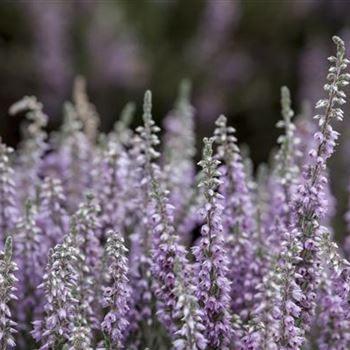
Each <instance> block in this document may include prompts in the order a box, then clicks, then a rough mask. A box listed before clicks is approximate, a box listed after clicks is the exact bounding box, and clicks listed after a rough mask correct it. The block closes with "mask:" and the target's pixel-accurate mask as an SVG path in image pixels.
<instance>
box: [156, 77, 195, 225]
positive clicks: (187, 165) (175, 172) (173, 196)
mask: <svg viewBox="0 0 350 350" xmlns="http://www.w3.org/2000/svg"><path fill="white" fill-rule="evenodd" d="M190 90H191V86H190V83H189V81H187V80H183V81H182V82H181V85H180V89H179V97H178V99H177V101H176V105H175V109H174V110H173V111H171V112H170V113H169V115H168V116H167V117H166V118H165V121H164V129H165V145H164V151H163V154H164V157H163V158H164V159H163V163H164V173H165V177H166V179H167V188H168V190H169V192H170V195H169V200H170V203H171V204H173V205H174V206H175V218H176V219H177V218H178V216H179V214H180V213H181V210H182V208H183V206H184V204H186V202H187V201H188V199H189V197H190V196H191V189H192V185H193V179H194V174H195V169H194V163H193V159H192V158H193V156H194V155H195V137H194V123H193V115H194V109H193V107H192V106H191V104H190V101H189V99H190Z"/></svg>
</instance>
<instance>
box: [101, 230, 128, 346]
mask: <svg viewBox="0 0 350 350" xmlns="http://www.w3.org/2000/svg"><path fill="white" fill-rule="evenodd" d="M107 237H108V238H107V245H106V253H107V256H108V260H109V265H108V266H109V267H108V272H109V275H110V279H111V281H110V282H111V283H110V286H108V287H104V289H103V306H104V307H106V308H107V314H106V315H105V317H104V320H103V322H102V324H101V327H102V330H103V331H104V332H105V333H106V334H107V335H108V338H107V339H106V340H105V345H106V348H107V349H124V348H125V339H126V337H127V334H126V331H127V327H128V325H129V323H128V313H129V309H130V306H129V300H130V295H131V290H130V286H129V280H128V269H129V268H128V259H127V256H126V254H127V248H126V247H125V244H124V239H123V237H122V236H121V235H120V233H119V232H117V231H109V232H108V233H107Z"/></svg>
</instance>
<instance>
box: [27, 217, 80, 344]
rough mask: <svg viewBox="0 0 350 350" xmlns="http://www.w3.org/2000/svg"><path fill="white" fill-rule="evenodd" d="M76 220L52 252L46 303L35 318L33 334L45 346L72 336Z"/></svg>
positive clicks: (74, 306)
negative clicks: (41, 312) (37, 318)
mask: <svg viewBox="0 0 350 350" xmlns="http://www.w3.org/2000/svg"><path fill="white" fill-rule="evenodd" d="M76 230H77V227H76V221H75V220H74V219H73V220H72V222H71V228H70V232H69V233H68V234H67V235H66V236H65V238H64V240H63V242H62V243H61V244H57V245H56V246H55V248H53V249H51V250H50V252H49V261H48V265H47V268H46V272H45V274H44V277H43V279H44V281H43V283H42V284H41V285H40V286H39V287H40V288H44V291H45V296H46V304H45V306H44V309H45V316H44V319H43V320H37V321H35V322H34V330H33V336H34V338H35V339H36V340H37V341H38V342H40V343H41V344H42V346H41V348H40V349H42V350H44V349H59V348H60V346H63V345H64V344H66V343H67V342H68V341H69V339H70V338H71V336H72V331H73V328H74V323H75V320H76V316H77V306H78V303H79V300H77V299H76V291H77V283H78V278H79V273H78V271H77V262H78V260H79V259H80V257H79V250H78V249H77V247H76Z"/></svg>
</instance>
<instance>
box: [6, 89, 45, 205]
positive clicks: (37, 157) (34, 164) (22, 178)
mask: <svg viewBox="0 0 350 350" xmlns="http://www.w3.org/2000/svg"><path fill="white" fill-rule="evenodd" d="M22 112H25V113H26V118H27V120H28V125H27V127H26V128H25V129H24V141H23V142H22V144H21V154H20V157H19V162H18V167H19V168H18V169H19V171H18V172H16V174H17V175H18V179H17V181H18V186H21V187H22V191H20V195H21V196H20V198H19V200H20V203H19V205H20V206H21V205H24V203H25V201H26V200H27V198H28V197H29V198H34V197H35V195H36V190H37V186H38V185H39V182H40V181H39V175H40V171H41V167H42V157H43V155H44V152H45V151H46V149H47V144H46V137H47V134H46V131H45V130H44V128H45V127H46V126H47V122H48V117H47V115H46V114H45V113H44V111H43V105H42V104H41V103H40V102H39V101H38V100H37V99H36V98H35V97H34V96H25V97H23V98H22V99H21V100H20V101H18V102H16V103H15V104H13V105H12V106H11V107H10V110H9V113H10V114H11V115H16V114H18V113H22Z"/></svg>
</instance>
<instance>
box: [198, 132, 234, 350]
mask: <svg viewBox="0 0 350 350" xmlns="http://www.w3.org/2000/svg"><path fill="white" fill-rule="evenodd" d="M213 141H214V139H206V138H205V139H204V150H203V159H202V160H201V161H200V162H199V165H200V166H201V167H202V169H203V170H202V172H203V179H202V181H201V183H200V184H199V186H201V187H203V189H204V196H205V199H206V203H205V207H204V208H203V209H202V211H201V215H202V217H203V218H204V220H205V224H204V225H203V226H202V228H201V239H200V242H199V244H198V245H197V246H195V247H193V254H194V256H195V258H196V262H195V266H194V274H195V277H196V279H197V280H196V284H197V289H196V292H195V294H196V297H197V298H198V302H199V306H200V307H201V308H202V310H203V314H204V320H203V323H204V326H205V337H206V338H207V339H208V349H228V348H229V346H230V344H231V342H232V340H233V339H232V338H233V334H232V327H231V324H230V314H229V305H230V282H229V280H228V279H227V273H228V268H227V265H228V257H227V253H226V250H225V244H224V233H223V225H222V212H223V206H222V204H221V202H222V199H223V197H222V195H220V193H219V192H218V190H217V189H218V186H219V185H220V184H221V181H220V180H219V178H218V177H219V176H220V173H219V171H218V169H217V167H218V165H219V163H220V162H219V161H218V160H215V159H213V149H212V144H213Z"/></svg>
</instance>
